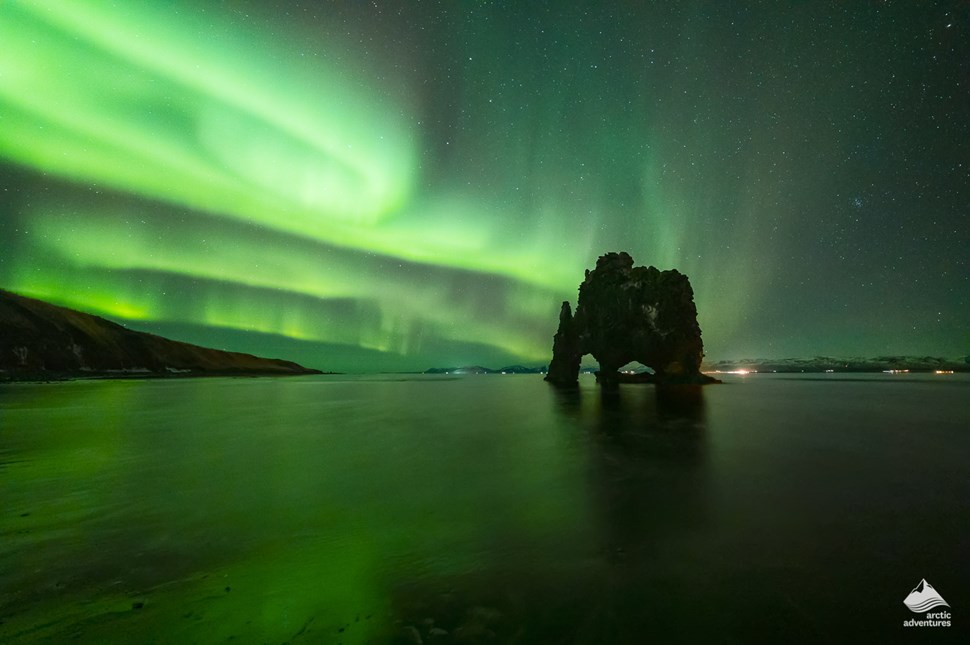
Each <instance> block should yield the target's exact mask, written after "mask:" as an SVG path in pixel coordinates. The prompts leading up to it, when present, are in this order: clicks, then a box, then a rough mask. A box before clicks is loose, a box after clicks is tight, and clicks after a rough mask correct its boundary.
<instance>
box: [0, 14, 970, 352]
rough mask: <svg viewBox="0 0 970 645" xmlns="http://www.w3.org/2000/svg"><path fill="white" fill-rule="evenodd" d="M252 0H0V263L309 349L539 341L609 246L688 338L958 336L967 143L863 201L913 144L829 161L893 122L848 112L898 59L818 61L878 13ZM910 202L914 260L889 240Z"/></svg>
mask: <svg viewBox="0 0 970 645" xmlns="http://www.w3.org/2000/svg"><path fill="white" fill-rule="evenodd" d="M238 6H239V7H245V5H238ZM325 6H326V5H325ZM220 7H222V6H221V5H220ZM274 7H275V9H273V10H272V11H270V9H269V8H266V7H264V8H263V12H264V14H265V15H261V16H258V17H257V19H253V18H251V17H249V16H248V15H247V14H246V12H245V11H244V10H242V9H239V10H236V11H229V10H228V9H226V8H220V9H219V10H214V9H213V7H212V6H211V5H209V4H208V3H199V2H185V1H183V2H176V3H169V2H166V3H158V2H155V3H149V2H137V3H123V4H118V3H109V2H90V3H78V2H70V1H67V0H43V1H40V0H38V1H36V2H33V1H13V2H8V3H4V4H3V5H2V7H0V13H2V19H0V42H3V43H4V46H3V52H2V54H0V123H2V127H0V158H2V159H3V160H5V164H6V165H4V166H2V168H3V171H4V177H5V178H6V180H5V181H4V187H5V188H6V190H7V192H6V194H5V195H4V196H3V200H4V201H3V202H2V203H0V208H2V210H0V217H2V220H0V234H2V237H0V245H2V246H0V249H2V252H3V253H2V257H0V286H2V287H4V288H7V289H10V290H13V291H17V292H21V293H24V294H26V295H33V296H36V297H42V298H45V299H48V300H50V301H53V302H56V303H60V304H65V305H68V306H72V307H75V308H78V309H82V310H87V311H91V312H94V313H98V314H101V315H106V316H108V317H112V318H114V319H119V320H123V321H131V324H132V326H134V327H136V328H141V329H147V330H158V329H162V328H166V329H173V328H178V329H180V330H181V331H180V335H181V337H182V338H184V339H185V340H190V341H192V342H198V343H202V344H207V345H211V346H216V347H220V346H224V345H225V344H226V341H227V340H228V339H230V338H231V339H232V343H233V345H232V346H231V347H228V348H230V349H241V350H245V351H252V352H255V353H265V352H267V351H271V350H270V348H272V351H281V352H284V353H286V354H287V356H286V358H291V359H294V360H297V361H300V362H303V363H304V364H309V365H312V366H314V367H321V368H324V369H339V370H374V369H391V368H394V369H421V368H424V367H428V366H431V365H443V364H456V363H465V362H467V363H492V364H493V366H495V365H496V364H498V363H506V362H507V363H511V362H528V363H532V364H541V363H544V362H545V361H546V360H547V359H548V356H549V352H550V346H551V335H552V333H553V331H554V330H555V325H556V321H557V313H558V308H559V302H561V301H562V300H564V299H570V300H574V296H575V289H576V286H577V285H578V283H579V282H580V281H581V279H582V276H583V270H584V269H585V268H587V267H590V266H591V265H592V264H593V262H594V261H595V258H596V256H597V255H599V254H601V253H603V252H606V251H609V250H621V249H622V250H627V251H629V252H630V253H631V254H632V255H633V256H634V258H635V259H636V260H637V261H638V262H640V263H643V264H654V265H656V266H658V267H661V268H678V269H680V270H681V271H683V272H685V273H687V274H688V275H689V276H690V277H691V280H692V283H693V285H694V289H695V293H696V300H697V303H698V309H699V311H700V316H701V320H700V322H701V326H702V329H703V330H704V335H705V343H706V347H707V351H708V354H709V355H710V356H711V357H712V358H726V357H736V356H738V355H743V354H748V355H750V354H759V355H785V354H788V355H793V354H806V353H809V354H814V353H839V352H842V353H883V352H948V353H951V354H956V353H960V352H963V351H965V350H966V345H967V344H970V337H968V335H967V332H966V329H967V328H970V325H968V324H967V322H968V321H967V320H966V317H967V314H966V311H968V310H970V308H968V307H966V304H967V303H966V297H967V296H966V266H965V263H964V260H963V259H959V258H962V255H960V256H959V257H958V254H957V249H958V247H959V246H960V243H959V240H960V238H961V235H962V236H965V235H966V234H965V232H960V233H959V234H958V235H956V236H954V235H953V234H952V233H951V232H950V229H949V228H948V227H950V226H951V225H952V222H954V221H956V220H955V218H956V213H957V206H954V205H955V204H958V203H960V199H961V194H960V193H959V190H960V189H959V188H956V189H954V188H953V187H952V181H953V179H954V177H953V173H954V172H955V173H957V177H956V178H957V179H960V173H962V175H964V177H963V179H964V180H965V174H966V172H967V170H966V168H965V167H962V166H961V167H960V168H961V169H959V170H956V169H955V168H956V166H953V168H954V169H955V170H953V172H950V171H947V172H950V174H947V173H946V172H944V173H943V174H942V175H940V174H939V173H938V174H937V175H934V176H933V177H930V178H929V179H927V178H925V177H923V178H921V179H922V181H923V184H925V185H926V186H928V187H929V188H927V189H925V190H923V191H922V192H921V193H920V194H919V195H916V194H915V193H913V194H907V193H905V192H904V193H900V194H899V195H893V196H892V198H891V199H890V197H887V196H886V195H888V193H886V194H882V193H880V188H879V187H881V186H885V187H886V189H887V190H888V189H889V188H892V186H891V184H893V182H894V181H895V180H896V175H895V174H894V173H899V172H903V171H905V172H910V170H911V166H912V167H916V166H918V164H919V159H920V158H922V157H925V156H926V155H929V154H931V152H928V151H931V148H929V147H926V146H931V145H932V141H930V142H929V143H926V142H925V141H924V142H923V143H922V144H920V147H918V148H912V149H910V148H906V146H911V144H909V143H905V142H902V139H899V141H897V142H896V143H895V144H893V145H895V146H896V148H893V150H895V151H898V150H897V149H899V150H903V152H907V151H908V152H909V155H910V156H909V158H908V159H905V160H903V161H900V162H899V167H897V168H890V167H888V166H887V167H884V166H874V165H873V164H870V163H867V160H866V159H861V160H860V159H856V160H853V156H852V155H853V154H854V153H853V150H857V149H858V148H859V147H860V146H863V147H864V146H865V145H868V144H867V143H866V142H868V141H870V140H872V138H873V136H874V135H873V132H876V133H877V134H878V132H881V131H882V130H883V129H889V128H891V127H895V126H894V123H895V122H894V121H893V120H891V119H889V120H887V119H882V120H878V119H877V117H876V116H873V117H872V119H875V120H873V121H870V122H869V125H866V126H861V125H852V123H853V119H855V118H856V115H858V114H859V113H860V112H861V113H865V111H866V110H868V109H871V110H873V111H875V110H876V109H877V107H876V106H877V104H878V103H879V101H880V100H881V99H883V98H885V96H884V88H885V87H886V86H892V84H893V83H896V82H897V81H894V80H892V79H891V78H890V76H889V75H890V73H893V74H898V75H899V76H900V77H902V80H903V82H904V83H905V79H906V77H907V75H908V74H909V75H914V74H917V73H919V61H914V62H912V63H907V65H906V67H905V68H900V67H896V68H895V71H894V72H889V71H884V70H881V68H880V67H879V66H878V65H876V61H875V60H872V61H868V60H862V62H860V63H858V64H857V65H854V66H847V65H846V64H844V63H842V62H840V61H842V60H844V58H845V55H846V52H847V51H849V52H850V53H852V54H853V55H854V56H856V57H857V58H859V57H863V54H864V52H866V51H867V48H869V49H871V48H872V47H876V49H877V50H878V51H880V52H882V53H886V52H889V54H888V55H889V56H890V58H891V57H892V55H893V54H892V53H891V51H892V50H891V48H887V47H888V46H887V47H882V48H880V47H879V46H878V45H874V44H873V39H872V38H871V39H868V40H867V39H862V40H859V39H856V40H855V41H853V40H852V38H850V36H851V35H853V34H856V32H857V30H858V29H860V27H859V25H861V24H863V23H864V21H865V20H866V19H867V17H868V19H875V20H876V24H875V26H873V27H872V29H873V30H874V32H873V33H874V34H876V33H878V31H879V29H880V28H888V23H886V24H884V25H883V24H882V23H880V22H879V20H880V19H881V18H880V17H879V16H875V18H873V16H871V15H868V16H867V14H865V12H859V15H858V16H855V15H851V14H844V15H841V16H840V17H838V16H837V17H832V16H825V15H824V13H820V12H815V13H812V12H811V11H810V10H802V11H801V12H795V13H793V14H792V16H782V15H780V14H777V13H774V12H772V11H770V10H768V11H764V12H763V13H765V14H766V15H765V16H762V18H763V19H764V20H766V21H767V24H771V21H772V20H776V21H779V22H778V24H782V22H783V21H784V20H789V19H790V20H794V21H796V22H797V21H799V20H801V21H805V22H806V24H807V23H808V22H809V21H815V22H817V21H818V19H819V18H820V17H821V18H823V19H824V18H828V19H829V21H830V22H831V24H830V25H828V26H829V27H830V28H829V29H828V30H826V29H821V30H819V29H818V28H816V29H815V31H812V32H811V33H809V32H806V33H805V34H799V33H797V32H796V33H794V34H792V33H788V34H787V35H785V34H784V33H777V34H776V33H773V32H772V31H771V30H770V29H767V30H765V29H763V28H762V27H756V26H754V23H752V24H751V25H749V26H748V27H743V26H741V27H738V28H737V29H735V31H736V32H737V33H736V34H734V35H733V36H732V34H731V33H726V32H724V33H722V31H723V29H724V24H726V23H723V24H722V21H725V20H727V18H729V17H730V16H729V15H728V14H729V11H728V10H727V9H719V10H717V11H714V13H713V14H711V15H703V14H701V13H700V12H699V11H694V10H686V9H660V8H656V7H653V8H644V9H640V10H632V9H631V10H630V11H631V12H632V14H631V15H630V16H626V17H625V18H624V19H618V17H617V16H613V15H610V14H608V13H607V12H605V11H604V12H603V13H602V14H596V13H592V14H591V13H590V12H589V11H588V10H587V9H584V8H582V7H581V6H580V5H579V4H577V5H575V6H573V5H565V6H564V8H563V10H562V12H561V13H559V14H555V15H554V14H552V13H550V12H548V11H546V10H545V9H533V10H530V9H526V8H522V7H514V8H513V7H512V6H510V5H506V4H503V3H498V4H496V5H495V6H491V5H488V6H485V5H483V6H471V5H469V6H468V7H466V8H464V9H461V10H458V9H456V8H454V7H451V8H450V9H449V8H448V6H445V5H441V6H439V7H436V8H424V9H419V8H411V9H409V10H403V9H399V10H398V14H397V15H396V16H390V17H388V16H385V14H384V13H383V12H382V11H378V12H377V13H374V12H372V11H371V9H373V7H372V8H371V9H366V10H365V9H363V8H357V9H348V8H338V7H337V6H330V7H328V9H325V10H320V15H312V16H311V15H309V14H306V11H307V5H301V3H297V2H294V3H282V4H280V3H276V4H275V5H274ZM248 8H249V9H250V10H252V11H254V12H258V11H259V5H255V4H254V5H251V6H249V7H248ZM283 9H293V10H294V13H297V11H296V10H297V9H302V10H303V12H304V15H302V16H291V15H289V13H288V11H283ZM407 11H410V12H411V13H407ZM930 13H932V12H930ZM715 14H716V15H715ZM947 15H949V14H947ZM934 19H938V20H945V17H944V16H943V14H940V16H936V17H935V18H934V17H933V16H929V17H927V18H926V20H934ZM731 24H733V23H731ZM785 24H787V23H785ZM813 24H814V23H813ZM880 25H882V27H880ZM964 26H965V25H964ZM425 27H429V28H428V29H425ZM743 29H747V31H743V33H742V31H738V30H743ZM719 30H721V31H719ZM813 34H814V35H813ZM755 36H757V38H755ZM815 38H821V39H822V40H823V41H824V42H823V43H822V44H823V45H824V44H826V43H827V44H828V46H829V48H828V49H826V48H825V47H823V46H822V45H819V44H818V43H816V42H815V40H814V39H815ZM873 38H875V35H873ZM362 42H372V43H373V42H379V43H380V44H379V46H362V45H361V44H360V43H362ZM782 43H784V46H785V47H787V50H786V51H784V52H782V53H781V54H778V55H777V56H778V59H777V61H776V63H775V64H774V65H772V64H770V63H769V62H767V60H766V57H765V56H764V54H766V53H767V52H773V51H775V49H777V48H778V47H779V46H781V44H782ZM846 43H848V44H846ZM415 51H417V52H419V54H415V53H414V52H415ZM728 54H731V55H732V56H733V58H732V56H728ZM899 56H901V55H897V58H899ZM738 59H740V60H741V61H743V64H740V65H739V63H737V60H738ZM850 59H851V57H850ZM901 60H902V59H901V58H900V60H899V61H896V62H897V63H898V62H900V61H901ZM808 63H811V65H807V64H808ZM833 70H834V71H835V72H839V73H840V74H841V76H839V75H835V76H831V77H830V76H828V75H827V72H832V71H833ZM789 76H792V78H789ZM862 77H866V78H869V79H870V80H871V81H872V85H871V86H869V87H870V88H873V87H880V84H882V86H881V87H880V89H879V90H878V91H876V90H874V89H860V90H855V89H852V90H849V89H848V87H851V88H855V85H854V84H853V83H854V81H855V80H856V79H857V78H862ZM893 78H895V76H894V77H893ZM388 79H391V80H388ZM924 82H934V81H933V77H931V76H929V77H926V80H925V81H924ZM899 91H902V90H899ZM880 118H881V117H880ZM846 124H849V125H846ZM952 127H962V128H964V129H965V128H966V125H965V123H964V124H963V125H960V126H956V125H953V126H952ZM935 136H937V137H939V140H940V141H943V140H959V137H958V136H954V135H953V133H942V134H937V135H935ZM876 139H877V140H878V137H876ZM964 140H965V138H964ZM907 141H908V139H907ZM860 142H861V143H860ZM886 145H889V144H886ZM932 154H934V155H936V157H938V158H940V159H941V161H940V163H941V164H942V165H941V166H940V167H945V168H950V166H948V165H947V164H949V163H950V160H951V158H959V156H960V154H961V152H960V151H959V150H956V151H953V150H949V151H946V150H945V151H942V153H941V151H939V150H936V151H932ZM900 168H902V170H900ZM934 172H935V171H934ZM947 182H950V183H949V184H948V183H947ZM963 184H964V185H965V184H966V182H965V181H964V182H963ZM936 185H949V186H950V188H948V189H947V190H948V191H949V192H947V193H943V194H942V197H939V196H938V197H937V198H936V202H935V206H934V205H933V204H929V207H930V209H931V210H932V209H934V208H935V210H933V213H932V214H933V216H934V217H935V219H934V220H933V221H934V222H940V224H939V226H938V227H936V228H922V227H924V225H925V220H919V221H917V219H916V218H914V216H913V215H912V213H913V212H915V211H916V209H918V208H922V209H923V210H922V211H920V212H925V210H926V208H927V207H928V205H927V200H928V199H929V197H926V195H927V194H928V193H929V192H931V191H930V189H931V188H932V187H933V186H936ZM954 191H957V192H954ZM963 191H964V192H963V193H962V196H963V197H965V196H966V192H965V191H966V189H965V188H964V189H963ZM890 201H891V202H892V208H891V209H890V208H889V203H890ZM964 201H965V200H964ZM870 202H871V203H872V207H873V210H875V206H876V205H879V206H880V207H883V206H885V208H883V209H882V210H881V211H879V212H878V213H873V214H868V212H867V211H866V210H865V208H866V207H869V206H870ZM860 204H861V205H860ZM860 218H861V219H866V218H871V219H870V220H867V221H869V222H875V221H880V222H884V221H887V218H888V221H891V222H892V226H891V227H890V226H887V227H884V229H880V230H874V229H873V228H872V227H870V228H867V227H866V226H865V225H864V223H860ZM853 222H854V223H853ZM917 227H921V228H920V229H919V230H920V231H922V235H923V239H924V241H923V242H921V244H923V243H925V244H926V245H928V246H926V247H925V248H931V247H932V248H933V249H934V251H933V253H934V254H935V255H936V256H937V257H939V258H940V261H939V262H931V261H927V260H926V258H925V256H920V257H916V256H915V255H914V254H912V253H909V252H908V250H907V247H906V246H905V245H906V244H908V243H909V240H912V239H913V238H914V236H915V231H916V230H917ZM934 245H935V246H934ZM921 248H924V247H922V246H921ZM887 255H892V256H893V257H894V258H897V259H894V260H893V266H892V268H893V271H895V272H897V273H898V272H903V273H906V274H907V275H909V274H911V275H913V276H915V279H916V281H917V282H916V283H914V284H913V285H905V286H904V287H905V295H903V294H900V293H898V291H896V289H897V288H898V281H894V280H892V279H887V273H888V269H889V267H888V266H887V265H885V264H884V260H883V258H885V257H886V256H887ZM847 257H848V259H847ZM847 275H848V276H852V277H851V278H846V279H843V278H844V277H845V276H847ZM920 280H922V281H923V282H922V284H919V281H920ZM893 316H895V317H896V320H895V321H892V320H890V319H891V318H892V317H893ZM805 321H810V324H808V325H807V327H808V328H804V326H805ZM887 321H889V322H887ZM237 332H244V333H243V335H239V333H237ZM287 339H289V341H292V342H288V341H287ZM298 341H299V342H298Z"/></svg>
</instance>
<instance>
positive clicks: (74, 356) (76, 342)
mask: <svg viewBox="0 0 970 645" xmlns="http://www.w3.org/2000/svg"><path fill="white" fill-rule="evenodd" d="M319 373H320V372H319V371H317V370H312V369H308V368H305V367H302V366H301V365H297V364H296V363H293V362H290V361H284V360H278V359H267V358H259V357H256V356H252V355H251V354H241V353H237V352H225V351H220V350H217V349H209V348H206V347H199V346H198V345H190V344H188V343H180V342H178V341H174V340H169V339H167V338H162V337H161V336H155V335H154V334H146V333H142V332H138V331H134V330H131V329H128V328H126V327H122V326H121V325H118V324H116V323H113V322H111V321H108V320H105V319H104V318H99V317H98V316H92V315H90V314H86V313H82V312H80V311H74V310H73V309H67V308H65V307H58V306H56V305H52V304H50V303H47V302H44V301H42V300H35V299H33V298H26V297H24V296H19V295H17V294H14V293H10V292H9V291H3V290H2V289H0V378H3V377H6V378H16V379H46V378H69V377H73V376H114V377H117V376H126V375H128V376H133V375H141V376H177V375H182V376H205V375H255V374H260V375H263V374H265V375H276V374H279V375H284V374H319Z"/></svg>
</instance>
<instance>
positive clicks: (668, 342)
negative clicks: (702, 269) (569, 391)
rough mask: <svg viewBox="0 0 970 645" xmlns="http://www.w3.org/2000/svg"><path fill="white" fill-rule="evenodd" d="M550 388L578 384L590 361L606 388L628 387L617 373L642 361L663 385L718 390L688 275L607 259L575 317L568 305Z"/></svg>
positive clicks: (617, 256) (592, 276)
mask: <svg viewBox="0 0 970 645" xmlns="http://www.w3.org/2000/svg"><path fill="white" fill-rule="evenodd" d="M552 352H553V356H552V362H551V363H550V364H549V374H548V375H547V376H546V380H547V381H549V382H550V383H553V384H555V385H561V386H572V385H575V384H576V383H577V380H578V375H579V364H580V361H581V359H582V357H583V355H585V354H592V355H593V358H595V359H596V361H597V362H598V363H599V366H600V371H599V375H598V380H599V382H600V383H601V384H603V385H605V386H612V385H616V384H617V383H618V382H619V381H620V380H621V375H619V374H618V373H617V370H619V368H621V367H622V366H624V365H626V364H627V363H630V362H633V361H637V362H639V363H642V364H643V365H646V366H647V367H649V368H651V369H652V370H653V371H654V375H653V377H652V379H651V380H653V381H654V382H657V383H694V384H702V383H715V382H717V380H716V379H713V378H711V377H709V376H705V375H704V374H701V372H700V366H701V359H702V358H703V357H704V344H703V343H702V341H701V328H700V326H699V325H698V324H697V308H696V307H695V306H694V291H693V289H691V286H690V280H688V279H687V276H685V275H684V274H682V273H680V272H678V271H675V270H672V271H660V270H658V269H656V268H655V267H652V266H651V267H634V266H633V258H631V257H630V256H629V254H627V253H607V254H606V255H603V256H601V257H600V258H599V259H598V260H597V261H596V268H595V269H594V270H592V271H589V270H587V271H586V279H585V280H584V281H583V283H582V284H581V285H579V303H578V304H577V306H576V314H575V316H574V315H572V311H571V309H570V306H569V303H568V302H564V303H563V305H562V310H561V311H560V314H559V330H558V331H557V332H556V336H555V338H554V340H553V350H552Z"/></svg>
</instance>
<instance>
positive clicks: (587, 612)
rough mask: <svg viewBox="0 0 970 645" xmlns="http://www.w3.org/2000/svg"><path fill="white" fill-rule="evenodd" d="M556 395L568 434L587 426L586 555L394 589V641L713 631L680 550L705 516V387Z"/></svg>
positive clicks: (551, 639)
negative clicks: (702, 616) (700, 612)
mask: <svg viewBox="0 0 970 645" xmlns="http://www.w3.org/2000/svg"><path fill="white" fill-rule="evenodd" d="M555 397H556V399H555V405H556V407H557V409H558V411H559V412H560V413H561V415H562V416H563V417H564V418H565V419H566V420H567V421H568V423H566V424H564V426H565V427H566V430H568V431H570V432H574V433H576V430H577V429H579V430H582V432H578V433H576V434H578V435H581V438H582V439H585V442H584V443H583V444H581V445H583V446H584V448H585V449H586V451H587V459H588V464H589V469H588V487H589V496H590V497H589V506H590V511H589V515H590V517H592V518H593V519H594V521H595V522H596V524H597V526H596V527H595V528H594V533H595V536H596V537H595V544H594V545H593V546H592V547H591V548H590V549H589V551H588V552H586V554H585V557H583V556H578V557H576V558H574V559H571V560H567V561H563V562H561V563H558V564H554V565H549V564H548V563H536V562H532V563H530V562H524V561H522V560H519V561H511V560H509V561H507V562H493V563H492V564H491V565H490V566H489V567H488V568H487V569H486V570H480V571H476V572H472V573H468V574H466V575H459V576H453V577H450V578H440V577H439V578H437V579H434V580H433V581H423V582H413V583H410V584H409V585H407V586H401V587H399V588H398V589H396V590H395V591H394V593H393V597H394V599H395V614H396V617H397V620H398V622H397V625H396V627H395V629H396V630H397V631H396V632H395V638H396V640H395V641H394V642H395V643H408V644H411V643H416V642H422V643H442V644H443V643H529V644H532V643H577V644H578V643H616V644H621V643H643V642H648V641H650V640H658V639H659V640H665V639H669V637H671V636H675V635H678V634H679V635H680V639H681V640H683V634H684V633H695V634H696V633H701V634H704V633H707V634H708V635H715V634H714V633H713V632H711V631H709V630H707V629H706V628H704V627H703V620H701V621H698V618H697V617H696V616H695V615H693V612H694V610H695V609H697V607H696V606H694V605H693V602H692V601H693V600H694V599H695V598H700V597H702V596H703V586H704V585H703V582H702V581H701V582H699V583H698V584H699V590H698V592H697V593H696V594H695V592H694V591H693V589H691V588H690V585H692V584H694V583H695V581H698V580H699V578H702V577H703V575H704V572H703V571H700V570H689V571H687V570H684V569H683V568H681V565H682V563H683V562H684V558H683V556H682V555H680V554H679V549H680V547H681V544H682V543H684V542H688V543H689V542H691V541H692V540H693V539H694V537H695V536H697V535H699V534H701V533H702V532H703V531H704V527H705V523H706V518H707V508H706V505H705V498H706V496H707V492H706V473H705V449H704V439H705V437H704V421H705V416H704V402H703V395H702V388H700V387H691V386H671V387H668V388H658V387H653V386H647V387H629V388H626V387H624V388H620V389H619V391H615V390H614V391H603V390H601V389H600V388H596V389H578V390H557V391H555ZM563 539H564V540H568V539H569V536H568V535H564V536H563ZM685 581H686V582H685ZM685 585H686V586H685ZM705 611H710V609H707V608H705ZM712 615H714V616H717V614H716V610H715V613H713V614H712ZM698 622H700V623H701V625H700V626H698ZM710 624H711V623H708V625H710ZM685 627H686V631H685ZM418 639H420V640H418Z"/></svg>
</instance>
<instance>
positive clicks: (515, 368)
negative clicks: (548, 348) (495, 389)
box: [424, 365, 546, 374]
mask: <svg viewBox="0 0 970 645" xmlns="http://www.w3.org/2000/svg"><path fill="white" fill-rule="evenodd" d="M545 371H546V368H545V366H542V367H524V366H522V365H509V366H508V367H502V368H499V369H493V368H491V367H482V366H481V365H471V366H467V367H432V368H430V369H427V370H425V371H424V373H425V374H544V373H545Z"/></svg>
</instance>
